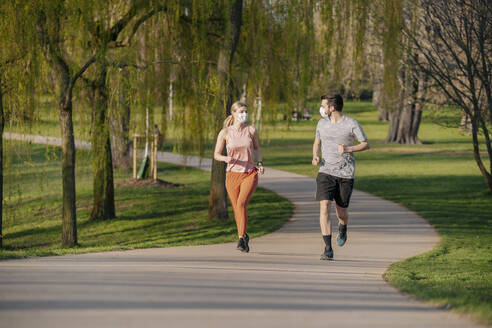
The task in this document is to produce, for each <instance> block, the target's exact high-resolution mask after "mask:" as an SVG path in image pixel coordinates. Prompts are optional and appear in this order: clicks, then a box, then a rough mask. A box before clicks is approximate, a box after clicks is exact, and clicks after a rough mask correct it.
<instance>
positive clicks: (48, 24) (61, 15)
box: [31, 0, 96, 246]
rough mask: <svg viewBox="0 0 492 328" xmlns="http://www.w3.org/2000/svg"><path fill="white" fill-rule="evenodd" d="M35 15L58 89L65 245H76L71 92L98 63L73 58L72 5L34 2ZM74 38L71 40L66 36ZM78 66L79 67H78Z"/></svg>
mask: <svg viewBox="0 0 492 328" xmlns="http://www.w3.org/2000/svg"><path fill="white" fill-rule="evenodd" d="M31 8H32V9H33V10H32V15H33V17H35V20H34V22H35V26H36V29H37V31H38V38H39V44H40V45H41V47H42V49H43V52H44V54H45V57H46V59H47V61H48V63H49V65H50V67H51V69H52V74H53V76H54V83H55V85H56V89H57V98H58V112H59V119H60V126H61V137H62V156H61V163H62V190H63V196H62V202H63V205H62V245H63V246H72V245H75V244H77V224H76V222H77V221H76V194H75V141H74V132H73V121H72V91H73V88H74V86H75V83H76V82H77V81H78V80H79V78H80V77H81V75H82V74H84V72H85V71H86V70H87V68H89V66H90V65H91V64H92V63H94V62H95V60H96V57H95V56H94V55H89V56H88V57H89V58H87V59H85V61H82V63H83V64H82V65H81V66H79V65H77V64H74V63H77V60H74V58H70V55H69V54H73V46H74V45H73V43H71V41H72V40H73V39H72V38H75V39H76V37H77V35H78V32H79V31H78V28H79V27H80V26H79V25H77V24H75V22H78V21H79V20H78V19H76V17H77V16H78V13H77V12H74V11H73V10H72V8H71V6H70V4H68V3H66V2H63V1H60V2H52V1H47V0H46V1H33V2H32V3H31ZM68 35H71V36H72V38H70V37H67V36H68ZM77 66H79V67H77Z"/></svg>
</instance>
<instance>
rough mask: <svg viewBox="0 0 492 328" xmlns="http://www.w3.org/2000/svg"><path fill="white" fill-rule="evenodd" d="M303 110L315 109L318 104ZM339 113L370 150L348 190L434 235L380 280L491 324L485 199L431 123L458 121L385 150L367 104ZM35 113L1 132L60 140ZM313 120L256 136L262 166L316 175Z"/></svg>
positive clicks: (466, 156)
mask: <svg viewBox="0 0 492 328" xmlns="http://www.w3.org/2000/svg"><path fill="white" fill-rule="evenodd" d="M308 106H309V107H310V108H315V109H316V108H318V107H319V102H318V101H313V102H312V103H309V104H308ZM265 110H268V108H265ZM312 112H316V113H317V110H312ZM344 112H345V113H346V114H347V115H349V116H351V117H353V118H355V119H357V120H358V121H359V122H360V123H361V125H362V126H363V128H364V130H365V132H366V134H367V136H368V138H369V140H370V143H371V150H370V151H368V152H363V153H358V154H356V158H357V173H356V175H357V178H356V183H355V188H357V189H359V190H363V191H366V192H369V193H371V194H374V195H377V196H380V197H382V198H385V199H389V200H392V201H394V202H397V203H399V204H402V205H403V206H405V207H407V208H409V209H410V210H413V211H415V212H416V213H418V214H420V215H421V216H423V217H424V218H426V219H427V220H428V221H429V222H430V223H431V224H432V225H433V226H434V227H436V229H437V230H438V231H439V234H440V236H441V243H440V244H439V245H438V246H437V247H436V248H435V249H434V250H432V251H430V252H428V253H426V254H422V255H418V256H416V257H413V258H410V259H407V260H404V261H401V262H399V263H395V264H393V265H392V266H391V267H390V268H389V270H388V271H387V272H386V274H385V276H384V278H385V279H386V280H387V281H388V282H390V283H391V284H392V285H394V286H395V287H397V288H399V289H400V290H402V291H404V292H406V293H409V294H412V295H415V296H417V297H418V298H420V299H422V300H426V301H429V302H432V303H437V304H442V305H447V307H449V306H450V307H451V308H453V309H454V310H456V311H458V312H463V313H470V314H471V315H473V316H474V317H475V318H477V319H479V320H481V321H482V322H487V323H489V324H490V323H492V252H491V247H492V229H491V227H492V195H491V194H490V193H488V192H487V190H486V186H485V183H484V180H483V178H482V176H481V175H480V172H479V170H478V168H477V166H476V164H475V161H474V159H473V155H472V153H471V152H472V144H471V137H470V136H468V135H466V134H463V133H461V132H459V130H458V129H457V128H446V127H443V126H441V125H438V124H436V122H434V120H435V119H436V117H437V118H439V119H440V120H441V121H445V122H455V123H456V122H457V119H459V118H456V115H454V114H452V112H451V111H449V110H443V111H441V112H437V113H436V112H431V111H429V110H427V109H426V111H424V118H423V121H422V124H421V127H420V132H419V137H420V138H421V140H422V141H423V142H424V144H423V145H390V144H385V143H384V142H383V140H384V138H385V137H386V134H387V131H388V123H386V122H380V121H378V120H377V111H376V109H375V107H374V106H372V105H371V104H370V103H368V102H346V104H345V108H344ZM40 113H41V114H40V119H39V121H38V122H37V123H36V124H35V125H33V126H32V127H30V128H28V130H26V128H24V129H21V128H20V127H7V130H10V131H18V132H23V133H29V132H30V133H33V134H43V135H53V136H59V128H58V127H57V126H56V116H54V117H53V115H52V114H49V112H47V111H44V112H43V111H40ZM313 117H314V120H313V121H301V122H289V123H290V124H289V127H288V126H287V124H286V122H285V121H282V120H279V121H277V122H269V123H268V124H265V126H264V127H263V128H262V130H261V134H260V137H261V145H262V151H263V157H264V163H265V165H266V166H267V167H273V168H277V169H281V170H285V171H290V172H294V173H298V174H303V175H306V176H311V177H315V176H316V174H317V168H316V167H313V166H312V165H311V164H310V163H311V156H312V143H313V138H314V133H315V128H316V123H317V120H318V119H319V117H320V116H319V114H315V115H313ZM75 119H76V122H75V127H76V132H77V133H76V135H80V136H83V135H85V134H86V130H87V129H84V128H83V126H84V124H81V123H80V122H83V121H84V120H85V121H87V119H86V118H83V119H79V120H77V115H75ZM156 121H157V122H159V119H158V118H157V119H156ZM85 126H86V125H85ZM172 142H173V138H172V136H171V137H169V136H168V144H167V145H166V146H165V147H164V149H166V150H172V149H173V145H172ZM205 148H207V149H210V151H209V152H208V155H209V156H208V157H210V156H211V154H212V149H213V144H212V143H211V142H209V143H208V144H207V145H206V147H205ZM482 151H484V149H483V150H482ZM294 154H295V155H294ZM206 155H207V154H206ZM487 164H488V162H486V165H487Z"/></svg>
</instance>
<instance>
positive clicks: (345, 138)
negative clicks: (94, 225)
mask: <svg viewBox="0 0 492 328" xmlns="http://www.w3.org/2000/svg"><path fill="white" fill-rule="evenodd" d="M342 109H343V99H342V96H340V95H339V94H326V95H323V96H321V108H320V113H321V116H322V118H321V119H320V120H319V122H318V126H317V127H316V137H315V139H314V145H313V161H312V163H313V165H318V163H320V159H319V157H318V153H319V150H320V148H321V152H322V158H321V163H320V168H319V172H318V177H317V178H316V200H318V201H319V202H320V204H319V205H320V213H319V224H320V226H321V233H322V235H323V240H324V242H325V250H324V252H323V254H322V255H321V259H322V260H333V249H332V247H331V222H330V217H329V213H330V206H331V202H332V201H333V200H335V203H336V212H337V217H338V236H337V244H338V245H339V246H343V245H344V244H345V242H346V241H347V223H348V211H347V208H348V206H349V202H350V196H351V195H352V188H353V186H354V171H355V158H354V154H353V153H354V152H356V151H363V150H367V149H369V142H368V141H367V137H366V135H365V133H364V131H363V130H362V127H361V126H360V125H359V123H358V122H357V121H356V120H354V119H353V118H350V117H348V116H345V115H343V114H342ZM354 137H355V138H357V140H358V141H359V144H358V145H356V146H354Z"/></svg>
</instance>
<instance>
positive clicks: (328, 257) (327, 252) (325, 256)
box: [320, 247, 333, 261]
mask: <svg viewBox="0 0 492 328" xmlns="http://www.w3.org/2000/svg"><path fill="white" fill-rule="evenodd" d="M320 260H329V261H333V249H331V248H330V249H326V247H325V251H324V253H323V254H321V258H320Z"/></svg>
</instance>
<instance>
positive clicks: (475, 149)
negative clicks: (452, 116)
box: [471, 111, 492, 192]
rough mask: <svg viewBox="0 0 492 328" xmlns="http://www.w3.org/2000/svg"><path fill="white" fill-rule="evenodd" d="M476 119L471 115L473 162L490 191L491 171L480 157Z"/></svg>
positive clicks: (491, 183) (491, 189)
mask: <svg viewBox="0 0 492 328" xmlns="http://www.w3.org/2000/svg"><path fill="white" fill-rule="evenodd" d="M475 113H480V111H475ZM477 120H478V118H477V117H471V124H472V138H473V157H474V158H475V162H476V163H477V166H478V168H479V170H480V173H482V176H483V177H484V179H485V183H486V184H487V187H488V188H489V191H490V192H492V175H491V173H489V172H487V169H486V168H485V165H484V163H483V161H482V158H481V157H480V147H479V141H478V122H477ZM489 143H490V141H489ZM489 147H490V144H489ZM489 160H492V158H490V156H489ZM491 171H492V162H491Z"/></svg>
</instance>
